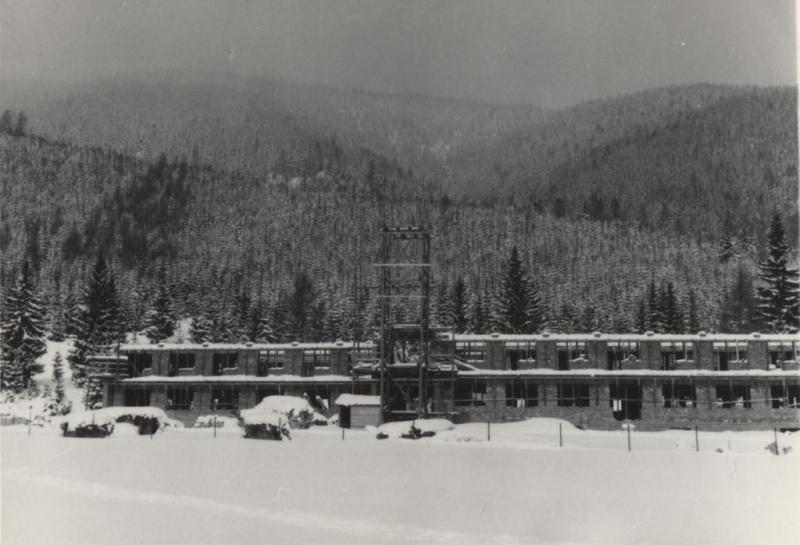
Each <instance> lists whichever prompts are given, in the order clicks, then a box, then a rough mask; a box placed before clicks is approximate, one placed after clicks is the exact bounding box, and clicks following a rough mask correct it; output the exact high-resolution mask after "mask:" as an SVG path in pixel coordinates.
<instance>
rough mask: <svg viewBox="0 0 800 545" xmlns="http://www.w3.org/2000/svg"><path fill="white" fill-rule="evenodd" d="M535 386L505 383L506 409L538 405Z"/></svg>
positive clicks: (522, 383)
mask: <svg viewBox="0 0 800 545" xmlns="http://www.w3.org/2000/svg"><path fill="white" fill-rule="evenodd" d="M537 394H538V392H537V386H536V384H529V383H525V382H507V383H506V407H536V406H537V405H538V404H539V400H538V397H537Z"/></svg>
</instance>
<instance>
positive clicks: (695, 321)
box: [686, 289, 700, 333]
mask: <svg viewBox="0 0 800 545" xmlns="http://www.w3.org/2000/svg"><path fill="white" fill-rule="evenodd" d="M687 307H688V309H689V311H688V314H687V316H686V332H687V333H697V332H698V331H700V318H699V317H698V315H697V295H695V293H694V290H693V289H690V290H689V296H688V302H687Z"/></svg>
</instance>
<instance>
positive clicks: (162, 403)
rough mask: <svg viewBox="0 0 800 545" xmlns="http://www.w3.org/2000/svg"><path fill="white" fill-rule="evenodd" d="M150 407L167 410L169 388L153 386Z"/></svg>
mask: <svg viewBox="0 0 800 545" xmlns="http://www.w3.org/2000/svg"><path fill="white" fill-rule="evenodd" d="M150 405H151V406H152V407H159V408H161V409H165V408H166V407H167V387H166V386H162V385H160V384H159V385H156V386H153V388H152V389H151V390H150Z"/></svg>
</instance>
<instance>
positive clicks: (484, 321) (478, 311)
mask: <svg viewBox="0 0 800 545" xmlns="http://www.w3.org/2000/svg"><path fill="white" fill-rule="evenodd" d="M467 311H468V330H469V332H470V333H486V332H488V330H489V312H488V310H487V309H486V303H485V299H484V297H483V295H481V293H480V291H478V290H475V291H474V292H473V293H472V296H471V297H470V302H469V307H468V309H467Z"/></svg>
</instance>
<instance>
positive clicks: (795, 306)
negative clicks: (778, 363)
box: [758, 214, 800, 332]
mask: <svg viewBox="0 0 800 545" xmlns="http://www.w3.org/2000/svg"><path fill="white" fill-rule="evenodd" d="M768 239H769V240H768V243H769V254H768V256H767V259H766V261H764V262H763V263H762V264H761V266H760V269H761V280H762V281H763V282H764V286H763V287H761V288H759V290H758V310H759V313H760V315H761V320H762V322H763V323H764V325H765V326H766V327H767V328H768V329H769V330H770V331H773V332H794V331H797V329H798V325H800V324H798V321H800V316H798V314H800V280H798V271H797V269H791V268H789V247H788V244H787V243H786V236H785V233H784V230H783V223H782V221H781V217H780V215H779V214H776V215H775V216H774V217H773V218H772V223H771V225H770V229H769V236H768Z"/></svg>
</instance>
